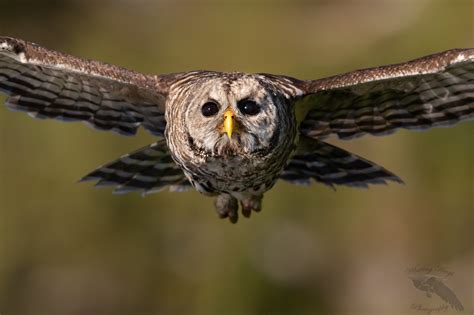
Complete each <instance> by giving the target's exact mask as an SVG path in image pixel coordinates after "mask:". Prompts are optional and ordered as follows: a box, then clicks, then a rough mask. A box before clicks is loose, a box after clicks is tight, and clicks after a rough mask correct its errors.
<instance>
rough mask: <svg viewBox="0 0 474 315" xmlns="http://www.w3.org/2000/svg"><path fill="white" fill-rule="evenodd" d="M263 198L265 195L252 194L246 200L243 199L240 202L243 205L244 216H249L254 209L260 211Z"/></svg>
mask: <svg viewBox="0 0 474 315" xmlns="http://www.w3.org/2000/svg"><path fill="white" fill-rule="evenodd" d="M262 198H263V195H260V196H251V197H249V198H247V199H245V200H243V201H242V202H241V203H240V204H241V206H242V214H243V216H244V217H246V218H249V217H250V214H251V213H252V210H253V211H255V212H260V210H262Z"/></svg>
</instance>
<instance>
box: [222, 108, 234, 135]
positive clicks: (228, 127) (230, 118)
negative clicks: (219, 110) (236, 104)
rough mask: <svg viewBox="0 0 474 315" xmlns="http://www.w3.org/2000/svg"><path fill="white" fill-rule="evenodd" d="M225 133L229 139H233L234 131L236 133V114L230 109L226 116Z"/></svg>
mask: <svg viewBox="0 0 474 315" xmlns="http://www.w3.org/2000/svg"><path fill="white" fill-rule="evenodd" d="M224 131H225V133H226V134H227V136H228V137H229V139H231V138H232V131H234V113H233V112H232V111H231V110H230V109H229V110H227V111H226V112H225V114H224Z"/></svg>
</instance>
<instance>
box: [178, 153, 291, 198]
mask: <svg viewBox="0 0 474 315" xmlns="http://www.w3.org/2000/svg"><path fill="white" fill-rule="evenodd" d="M283 166H284V164H282V163H280V162H279V161H278V160H275V159H272V158H271V156H270V157H266V158H265V157H264V158H262V157H260V158H258V157H251V156H227V157H211V158H207V159H203V160H201V161H200V162H199V163H197V164H193V165H183V169H184V170H185V174H186V176H187V177H188V179H189V180H190V181H191V183H192V185H193V186H194V187H195V188H196V189H197V190H198V191H199V192H201V193H205V194H213V193H232V192H246V191H250V192H251V193H253V194H260V193H263V192H264V191H266V190H268V189H270V188H271V187H272V186H273V184H274V183H275V181H276V179H277V178H278V175H279V174H280V172H281V171H282V168H283Z"/></svg>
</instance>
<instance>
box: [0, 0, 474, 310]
mask: <svg viewBox="0 0 474 315" xmlns="http://www.w3.org/2000/svg"><path fill="white" fill-rule="evenodd" d="M0 33H1V34H2V35H9V36H15V37H20V38H24V39H28V40H30V41H34V42H37V43H40V44H42V45H44V46H46V47H49V48H52V49H56V50H61V51H64V52H68V53H70V54H74V55H76V56H81V57H87V58H91V59H98V60H103V61H107V62H110V63H114V64H118V65H121V66H125V67H128V68H132V69H135V70H138V71H142V72H146V73H157V74H159V73H167V72H176V71H185V70H195V69H213V70H221V71H237V70H238V71H246V72H270V73H281V74H287V75H291V76H294V77H298V78H303V79H315V78H319V77H323V76H328V75H332V74H336V73H340V72H345V71H349V70H353V69H356V68H364V67H370V66H376V65H381V64H388V63H396V62H401V61H405V60H409V59H413V58H416V57H419V56H422V55H425V54H430V53H433V52H437V51H442V50H446V49H449V48H457V47H459V48H460V47H469V46H471V47H472V46H474V2H473V1H471V0H445V1H443V0H399V1H395V0H392V1H377V0H372V1H369V0H359V1H350V2H345V1H291V0H288V1H283V0H281V1H270V0H268V1H250V0H249V1H246V2H236V1H217V0H215V1H179V0H177V1H171V0H168V1H154V2H153V1H131V0H130V1H125V0H123V1H54V2H53V1H51V2H48V1H30V2H21V1H13V0H11V1H4V0H3V1H1V2H0ZM0 101H1V102H2V103H3V101H4V97H3V96H1V97H0ZM473 132H474V124H472V123H462V124H459V125H456V126H455V127H454V128H450V129H446V128H444V129H434V130H430V131H428V132H423V133H420V132H408V131H399V132H397V133H396V134H394V135H392V136H390V137H372V136H366V137H363V138H361V139H358V140H355V141H350V142H343V141H338V140H334V141H333V143H336V144H337V145H339V146H342V147H344V148H346V149H350V150H351V151H353V152H355V153H357V154H359V155H362V156H364V157H366V158H368V159H370V160H373V161H376V162H377V163H379V164H381V165H383V166H385V167H386V168H387V169H389V170H391V171H393V172H395V173H396V174H398V175H399V176H401V177H402V178H403V179H404V180H405V182H406V185H398V184H389V185H388V186H373V187H371V188H370V189H369V190H360V189H350V188H344V187H342V188H338V189H337V191H336V192H334V191H332V190H331V189H328V188H326V187H324V186H322V185H318V184H314V185H312V186H311V187H309V188H303V187H296V186H291V185H290V184H286V183H279V184H277V185H276V187H275V188H274V189H273V190H272V191H270V192H268V193H267V194H266V196H265V199H264V210H263V212H262V213H260V214H257V215H254V216H252V218H251V219H250V220H246V219H243V218H241V220H240V222H239V223H238V224H237V225H231V224H229V223H228V222H227V221H220V220H219V219H217V217H216V214H215V213H214V210H213V201H212V200H211V199H210V198H206V197H204V196H200V195H199V194H198V193H196V192H186V193H180V194H178V193H169V192H162V193H159V194H154V195H150V196H147V197H146V198H142V197H141V196H140V195H138V194H129V195H122V196H114V195H112V194H111V191H110V190H108V189H100V190H98V189H91V187H90V185H89V184H87V183H86V184H77V183H76V181H77V180H78V179H79V178H80V177H81V176H83V175H84V174H86V173H87V172H89V171H90V170H92V169H94V168H95V167H97V166H98V165H100V164H103V163H105V162H108V161H110V160H113V159H115V158H117V157H118V156H119V155H121V154H124V153H127V152H129V151H131V150H134V149H136V148H139V147H141V146H143V145H145V144H148V143H150V142H152V141H154V140H155V139H154V138H153V137H152V136H150V135H149V134H147V133H146V132H144V131H142V132H140V134H139V135H138V136H136V137H129V138H127V137H120V136H117V135H115V134H112V133H106V132H99V131H95V130H92V129H89V128H87V127H85V126H84V125H83V124H80V123H70V124H65V123H61V122H57V121H38V120H33V119H31V118H30V117H28V116H27V115H25V114H22V113H12V112H9V111H7V110H6V109H1V110H0V313H1V314H4V315H13V314H22V315H29V314H34V315H38V314H48V315H55V314H61V315H75V314H87V315H94V314H114V315H119V314H132V315H141V314H205V315H213V314H230V315H233V314H248V315H252V314H402V313H403V314H410V313H412V314H421V313H420V312H419V311H417V310H414V309H412V307H413V306H412V305H413V304H416V303H418V304H419V305H422V306H426V307H438V306H439V305H442V304H443V301H442V300H440V299H439V298H438V297H436V296H433V297H432V298H428V297H426V295H425V294H424V293H423V292H421V291H418V290H417V289H416V288H415V287H414V286H413V284H412V282H411V281H410V279H409V278H408V277H407V274H406V270H407V268H413V267H416V266H442V267H443V268H447V269H448V270H450V271H451V272H453V273H454V274H453V275H452V276H449V277H447V278H446V279H444V281H445V283H446V284H447V285H448V286H449V287H451V288H452V289H453V290H454V292H455V293H456V295H457V296H458V298H459V299H460V300H461V302H462V303H463V304H464V307H465V309H466V310H467V311H473V310H474V304H473V300H474V299H473V296H474V284H473V283H474V267H473V266H474V235H473V233H474V232H473V225H474V217H473V216H474V206H473V196H474V188H473V182H474V181H473V179H474V165H473V163H474V162H473V161H474V139H473ZM443 312H448V313H449V312H451V311H443Z"/></svg>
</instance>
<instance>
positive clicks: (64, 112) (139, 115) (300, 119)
mask: <svg viewBox="0 0 474 315" xmlns="http://www.w3.org/2000/svg"><path fill="white" fill-rule="evenodd" d="M0 89H1V90H2V91H3V92H5V93H6V94H8V95H9V98H8V99H7V102H6V105H7V106H8V107H9V108H10V109H13V110H19V111H26V112H28V114H30V115H31V116H33V117H36V118H55V119H61V120H66V121H70V120H73V121H74V120H76V121H77V120H79V121H84V122H86V123H87V124H89V125H91V126H93V127H94V128H97V129H100V130H111V131H114V132H117V133H119V134H123V135H133V134H135V133H136V131H137V129H138V127H139V126H143V128H145V129H146V130H148V131H150V132H151V133H152V134H154V135H156V136H158V137H159V138H161V139H160V140H158V141H157V142H156V143H154V144H151V145H149V146H147V147H145V148H142V149H140V150H138V151H136V152H133V153H131V154H127V155H124V156H122V157H121V158H120V159H118V160H116V161H114V162H111V163H109V164H107V165H104V166H102V167H100V168H98V169H97V170H95V171H93V172H92V173H90V174H89V175H87V176H85V177H84V178H83V179H84V180H98V184H97V185H99V186H106V185H116V186H117V188H116V189H115V191H116V192H118V193H123V192H128V191H134V190H138V191H142V192H143V193H150V192H155V191H158V190H161V189H163V188H165V187H167V186H169V187H170V188H171V189H172V190H173V191H183V190H186V189H188V188H190V187H194V188H196V189H197V190H198V191H200V192H201V193H203V194H206V195H212V196H217V198H216V210H217V212H218V214H219V216H220V217H228V218H229V219H230V220H231V222H236V221H237V219H238V207H239V202H240V206H241V208H242V213H243V214H244V215H245V216H250V214H251V212H252V211H260V209H261V200H262V196H263V193H264V192H265V191H267V190H268V189H270V188H271V187H272V186H273V185H274V184H275V182H276V181H277V180H278V179H279V178H281V179H283V180H287V181H290V182H293V183H296V184H309V183H310V182H311V180H316V181H318V182H321V183H323V184H326V185H329V186H331V187H332V186H334V185H350V186H359V187H366V186H367V185H368V184H378V183H385V182H386V181H396V182H401V180H400V179H399V178H398V177H397V176H396V175H394V174H392V173H390V172H388V171H387V170H385V169H383V168H382V167H380V166H378V165H376V164H374V163H372V162H370V161H367V160H364V159H363V158H361V157H358V156H356V155H353V154H351V153H349V152H346V151H344V150H342V149H340V148H337V147H335V146H333V145H330V144H327V143H325V142H323V141H322V140H323V139H324V138H325V137H327V136H330V135H332V134H335V135H337V136H338V137H339V138H341V139H349V138H353V137H358V136H361V135H364V134H373V135H382V134H388V133H391V132H393V131H395V130H396V129H398V128H408V129H426V128H430V127H436V126H448V125H452V124H454V123H457V122H459V121H462V120H469V119H472V118H473V117H474V49H457V50H450V51H446V52H444V53H439V54H435V55H431V56H427V57H423V58H420V59H416V60H414V61H410V62H407V63H402V64H398V65H390V66H383V67H377V68H372V69H366V70H357V71H353V72H349V73H346V74H342V75H337V76H334V77H330V78H324V79H320V80H309V81H304V80H298V79H295V78H291V77H287V76H279V75H271V74H245V73H221V72H212V71H192V72H183V73H174V74H166V75H160V76H156V75H144V74H141V73H137V72H134V71H130V70H126V69H123V68H120V67H117V66H113V65H109V64H106V63H102V62H98V61H89V60H85V59H80V58H75V57H72V56H69V55H66V54H62V53H59V52H54V51H51V50H48V49H45V48H42V47H40V46H38V45H36V44H32V43H29V42H26V41H23V40H19V39H14V38H8V37H0Z"/></svg>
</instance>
